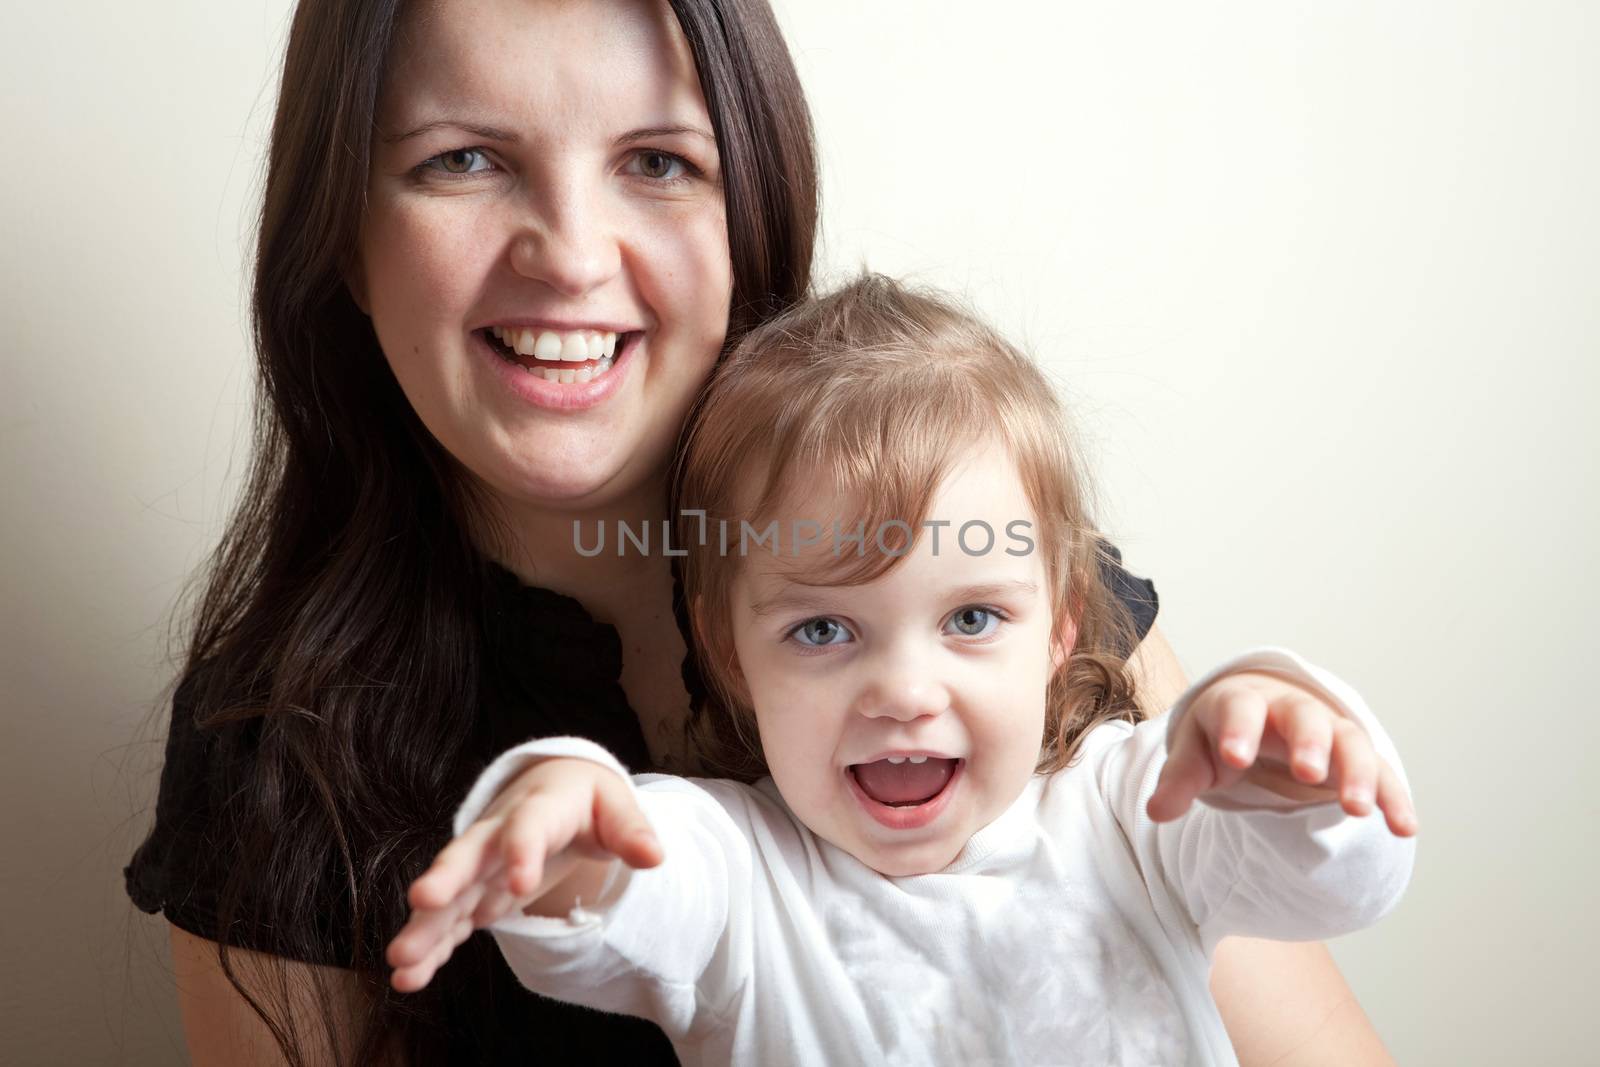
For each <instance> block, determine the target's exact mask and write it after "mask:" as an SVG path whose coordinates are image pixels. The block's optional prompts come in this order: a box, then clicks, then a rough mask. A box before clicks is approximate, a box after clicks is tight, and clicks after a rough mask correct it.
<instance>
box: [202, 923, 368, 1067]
mask: <svg viewBox="0 0 1600 1067" xmlns="http://www.w3.org/2000/svg"><path fill="white" fill-rule="evenodd" d="M228 962H229V964H230V965H231V966H232V967H233V970H234V973H235V974H236V975H238V977H239V980H240V981H241V982H243V983H244V984H245V986H246V988H248V989H250V990H251V995H252V996H256V997H258V998H260V999H262V1000H263V1001H264V1002H265V1003H266V1004H268V1005H271V1006H273V1007H276V1006H277V1005H279V1004H281V1003H283V1002H284V999H285V998H287V1006H288V1014H289V1016H290V1017H291V1018H293V1019H294V1020H295V1021H296V1022H297V1023H298V1026H297V1027H296V1029H297V1036H298V1041H299V1044H300V1047H301V1048H302V1050H303V1051H304V1053H305V1057H306V1058H305V1062H306V1064H307V1065H308V1067H323V1065H331V1064H336V1063H352V1062H354V1059H355V1048H354V1044H355V1039H356V1036H357V1035H356V1032H355V1031H356V1026H357V1021H358V1020H359V1019H360V1018H361V1017H362V1016H363V1015H364V1014H365V1007H366V1004H365V1002H364V1000H363V996H364V994H363V993H362V991H361V987H360V980H359V979H358V977H357V976H356V974H355V973H354V972H352V971H345V970H340V969H339V968H337V967H319V966H316V965H314V964H309V963H298V962H288V961H283V960H277V959H274V958H273V957H271V956H266V955H263V954H261V953H258V952H246V951H244V950H243V949H232V950H230V951H229V953H228ZM172 968H173V974H174V977H175V978H176V981H177V985H178V1008H179V1010H180V1011H181V1012H182V1013H183V1031H184V1036H185V1038H186V1039H187V1041H188V1044H189V1059H190V1062H191V1063H193V1064H194V1065H195V1067H283V1064H284V1063H285V1062H286V1061H285V1059H284V1056H283V1052H282V1051H281V1050H280V1049H279V1047H278V1042H277V1041H276V1040H274V1039H273V1036H272V1031H271V1030H270V1029H268V1027H267V1024H266V1023H264V1022H262V1020H261V1017H260V1016H259V1015H257V1014H256V1012H255V1009H253V1008H251V1006H250V1004H249V1002H248V1001H246V1000H245V999H244V997H243V996H241V995H240V993H239V991H238V990H237V989H235V988H234V986H233V983H232V982H230V981H228V976H227V975H226V974H224V973H223V971H222V962H221V960H220V959H219V957H218V953H217V943H216V942H215V941H207V940H206V939H204V938H201V937H196V936H195V935H194V934H191V933H189V932H187V931H185V930H181V929H179V928H178V927H176V926H173V927H172ZM337 1003H344V1004H346V1005H347V1006H348V1008H349V1010H348V1011H343V1012H337V1013H329V1012H327V1006H328V1005H329V1004H337ZM330 1015H332V1016H334V1017H337V1018H338V1019H341V1020H346V1021H348V1023H349V1026H348V1027H347V1028H346V1029H344V1030H343V1032H340V1033H336V1034H329V1033H328V1032H327V1027H326V1025H325V1024H324V1022H323V1020H324V1018H327V1017H329V1016H330Z"/></svg>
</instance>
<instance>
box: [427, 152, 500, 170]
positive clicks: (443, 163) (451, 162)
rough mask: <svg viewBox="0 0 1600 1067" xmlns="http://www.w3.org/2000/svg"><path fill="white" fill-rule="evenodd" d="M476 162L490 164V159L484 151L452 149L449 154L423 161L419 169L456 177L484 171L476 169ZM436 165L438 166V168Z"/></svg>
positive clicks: (441, 154)
mask: <svg viewBox="0 0 1600 1067" xmlns="http://www.w3.org/2000/svg"><path fill="white" fill-rule="evenodd" d="M474 160H481V161H482V162H484V163H488V162H489V157H487V156H485V155H484V154H483V150H482V149H479V148H452V149H451V150H450V151H448V152H440V153H439V154H438V155H436V156H432V157H430V158H428V159H425V160H423V161H422V162H421V164H419V165H418V167H417V169H418V170H432V171H434V172H436V173H443V174H450V175H456V176H462V175H467V174H476V173H479V172H480V171H482V169H483V168H481V167H479V168H474V167H473V166H472V164H473V161H474ZM434 164H438V166H437V167H436V166H434Z"/></svg>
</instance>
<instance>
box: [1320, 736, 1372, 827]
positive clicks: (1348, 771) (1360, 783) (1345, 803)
mask: <svg viewBox="0 0 1600 1067" xmlns="http://www.w3.org/2000/svg"><path fill="white" fill-rule="evenodd" d="M1330 765H1331V769H1333V770H1336V771H1337V772H1338V777H1339V804H1340V806H1342V807H1343V808H1344V810H1345V812H1346V813H1347V814H1350V815H1357V816H1360V815H1366V814H1367V813H1368V812H1370V811H1371V810H1372V804H1373V799H1374V798H1375V797H1376V796H1377V792H1378V754H1377V753H1376V752H1375V751H1373V748H1372V740H1371V738H1369V737H1368V736H1367V732H1366V731H1365V730H1363V729H1362V728H1361V727H1360V726H1357V725H1356V724H1355V723H1353V722H1351V721H1350V720H1348V719H1341V720H1339V721H1338V722H1337V723H1336V724H1335V725H1334V727H1333V749H1332V756H1331V757H1330Z"/></svg>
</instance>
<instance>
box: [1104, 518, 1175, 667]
mask: <svg viewBox="0 0 1600 1067" xmlns="http://www.w3.org/2000/svg"><path fill="white" fill-rule="evenodd" d="M1100 548H1101V550H1102V551H1101V556H1100V577H1101V579H1102V580H1103V581H1104V582H1105V583H1106V588H1108V589H1110V590H1111V592H1112V595H1114V596H1115V597H1116V598H1117V599H1118V600H1120V601H1122V604H1123V606H1124V607H1125V608H1127V609H1128V615H1129V616H1130V617H1131V618H1132V619H1133V629H1134V633H1135V634H1136V635H1137V636H1138V639H1139V640H1140V641H1143V640H1144V639H1145V638H1146V637H1148V636H1149V635H1150V630H1151V629H1152V628H1153V627H1154V626H1155V624H1156V613H1157V612H1158V611H1160V609H1161V601H1160V598H1158V597H1157V596H1156V586H1155V583H1154V582H1152V581H1151V580H1150V579H1148V578H1138V577H1135V576H1134V575H1132V574H1130V573H1128V571H1127V569H1126V568H1124V567H1123V566H1122V551H1121V550H1120V549H1118V548H1117V546H1116V545H1114V544H1112V543H1111V542H1109V541H1101V542H1100ZM1128 651H1129V653H1130V654H1131V653H1132V652H1133V649H1129V650H1128Z"/></svg>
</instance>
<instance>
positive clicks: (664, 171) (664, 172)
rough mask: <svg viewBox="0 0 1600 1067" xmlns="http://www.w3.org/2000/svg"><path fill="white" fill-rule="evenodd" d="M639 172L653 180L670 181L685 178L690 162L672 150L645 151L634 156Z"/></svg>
mask: <svg viewBox="0 0 1600 1067" xmlns="http://www.w3.org/2000/svg"><path fill="white" fill-rule="evenodd" d="M634 159H635V161H636V163H637V166H638V168H639V173H640V174H642V175H644V176H645V177H646V178H649V179H651V180H652V181H658V182H670V181H677V180H679V179H680V178H683V177H684V176H685V174H686V173H687V172H688V169H689V167H688V164H687V163H685V162H684V161H683V160H682V159H681V158H679V157H678V156H675V155H673V154H672V153H671V152H657V151H650V150H647V151H644V152H640V153H639V154H638V155H637V156H635V157H634Z"/></svg>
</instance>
